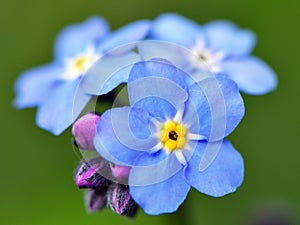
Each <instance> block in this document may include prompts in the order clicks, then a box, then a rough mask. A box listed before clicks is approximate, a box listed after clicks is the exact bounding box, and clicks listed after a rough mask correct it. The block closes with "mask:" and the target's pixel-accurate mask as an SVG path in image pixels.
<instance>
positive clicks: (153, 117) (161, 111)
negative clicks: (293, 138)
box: [94, 59, 244, 215]
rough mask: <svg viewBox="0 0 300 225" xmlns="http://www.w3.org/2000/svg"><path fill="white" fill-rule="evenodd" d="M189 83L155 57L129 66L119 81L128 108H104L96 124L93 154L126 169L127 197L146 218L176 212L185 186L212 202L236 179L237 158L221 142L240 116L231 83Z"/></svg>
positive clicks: (237, 96)
mask: <svg viewBox="0 0 300 225" xmlns="http://www.w3.org/2000/svg"><path fill="white" fill-rule="evenodd" d="M189 79H191V77H190V76H189V75H188V74H187V73H185V72H184V71H182V70H180V69H178V68H176V67H175V66H174V65H172V64H171V63H170V62H168V61H165V60H163V59H152V60H149V61H141V62H138V63H135V64H134V66H133V68H132V70H131V72H130V74H129V79H128V83H127V86H128V97H129V102H130V106H124V107H119V108H112V109H110V110H108V111H106V112H105V113H104V114H103V115H102V116H101V118H100V120H99V122H98V124H97V133H96V135H95V137H94V145H95V148H96V150H97V151H98V152H99V154H100V155H101V156H102V157H104V158H106V159H107V160H108V161H111V162H113V163H115V164H117V165H123V166H129V167H131V170H130V173H129V178H128V185H129V186H130V194H131V196H132V197H133V199H134V200H135V202H137V204H138V205H140V206H141V207H142V208H143V209H144V211H145V212H146V213H148V214H153V215H157V214H161V213H169V212H173V211H175V210H177V208H178V207H179V206H180V205H181V204H182V202H183V201H184V200H185V198H186V196H187V194H188V192H189V190H190V187H191V186H192V187H194V188H196V189H197V190H198V191H200V192H202V193H205V194H207V195H211V196H214V197H219V196H223V195H226V194H228V193H231V192H233V191H235V190H236V188H237V187H238V186H239V185H240V184H241V183H242V180H243V173H244V165H243V159H242V157H241V155H240V154H239V153H238V152H237V151H236V150H235V149H234V147H233V146H232V145H231V144H230V142H229V141H227V140H225V139H224V137H226V136H227V135H228V134H230V133H231V132H232V131H233V130H234V129H235V127H236V126H237V125H238V123H239V122H240V120H241V119H242V117H243V115H244V104H243V100H242V98H241V96H240V94H239V90H238V87H237V85H236V83H235V82H233V81H232V80H230V79H228V78H226V77H224V76H218V77H217V78H215V77H213V76H210V77H207V78H205V79H202V80H201V81H199V82H190V81H189ZM216 150H217V151H218V154H217V155H216V157H215V158H214V160H213V161H211V162H210V163H209V165H207V166H206V167H205V168H204V169H201V163H205V160H206V157H205V155H207V154H210V152H214V151H216Z"/></svg>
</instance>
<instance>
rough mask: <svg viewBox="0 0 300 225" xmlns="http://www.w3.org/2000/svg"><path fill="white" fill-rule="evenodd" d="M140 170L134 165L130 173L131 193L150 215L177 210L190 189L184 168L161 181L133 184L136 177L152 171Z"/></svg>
mask: <svg viewBox="0 0 300 225" xmlns="http://www.w3.org/2000/svg"><path fill="white" fill-rule="evenodd" d="M138 170H139V168H134V167H133V168H132V170H131V172H130V175H129V185H130V194H131V196H132V197H133V199H134V200H135V201H136V202H137V204H138V205H139V206H141V207H142V208H143V210H144V211H145V212H146V213H148V214H150V215H159V214H162V213H171V212H174V211H176V210H177V209H178V207H179V206H180V205H181V204H182V203H183V201H184V200H185V198H186V196H187V194H188V192H189V190H190V185H188V184H187V183H186V181H185V178H184V176H183V172H182V170H180V171H179V172H178V173H177V174H175V175H174V176H172V177H171V178H169V179H167V180H164V181H163V182H160V183H155V184H151V185H147V186H131V182H132V181H134V180H135V179H136V178H137V179H139V178H140V176H144V177H147V175H148V174H149V173H151V171H148V173H147V174H140V173H138ZM135 172H137V173H135ZM161 172H163V170H161ZM137 176H139V177H137Z"/></svg>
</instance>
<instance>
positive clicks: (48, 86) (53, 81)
mask: <svg viewBox="0 0 300 225" xmlns="http://www.w3.org/2000/svg"><path fill="white" fill-rule="evenodd" d="M149 28H150V22H149V21H143V20H142V21H137V22H134V23H132V24H129V25H127V26H125V27H123V28H121V29H119V30H117V31H115V32H112V33H109V27H108V25H107V23H106V21H104V20H103V19H102V18H100V17H91V18H89V19H87V20H86V21H84V22H82V23H80V24H74V25H71V26H68V27H67V28H65V29H64V30H63V31H62V32H61V33H60V34H59V35H58V37H57V39H56V43H55V49H54V50H55V51H54V56H55V59H54V61H53V62H51V63H49V64H47V65H44V66H41V67H37V68H34V69H31V70H28V71H26V72H24V73H23V74H22V76H21V77H20V78H19V79H18V80H17V82H16V85H15V91H16V93H17V96H16V99H15V102H14V104H15V106H16V107H17V108H26V107H35V106H37V107H38V111H37V118H36V122H37V124H38V126H40V127H41V128H43V129H45V130H48V131H50V132H52V133H53V134H55V135H58V134H60V133H61V132H62V131H64V130H65V129H66V128H67V127H68V126H70V125H71V124H72V123H73V122H74V120H75V119H76V117H77V116H78V115H79V114H80V112H81V111H82V110H83V108H84V107H85V105H86V104H87V102H88V101H89V100H90V98H91V96H92V95H90V94H87V93H86V92H85V91H84V90H83V89H82V88H81V87H80V85H79V84H80V82H81V80H82V78H83V76H84V75H85V74H86V73H87V71H88V70H89V69H90V67H91V66H92V65H94V64H95V62H96V61H97V60H98V59H99V58H100V57H103V55H104V54H107V52H109V51H110V50H111V49H113V48H115V47H117V46H120V45H124V44H126V43H131V42H134V41H138V40H141V39H143V38H144V37H145V36H146V35H147V34H148V30H149ZM126 50H127V51H122V52H121V53H120V54H117V55H116V54H115V55H114V56H113V57H111V58H113V59H112V61H111V62H108V63H106V65H105V66H106V69H109V67H111V68H115V67H116V61H121V62H122V63H123V64H127V63H130V62H132V61H133V60H137V59H139V58H140V57H139V56H137V54H133V53H132V52H130V50H131V49H130V48H128V49H126ZM104 75H105V74H103V76H104ZM126 80H127V78H126V76H125V75H123V76H118V77H116V78H115V79H113V80H111V82H107V83H106V86H105V91H103V93H104V92H109V91H111V90H112V89H114V88H115V87H116V86H118V85H119V84H120V83H122V82H126ZM103 93H98V94H103Z"/></svg>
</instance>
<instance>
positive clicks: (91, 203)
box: [84, 189, 106, 213]
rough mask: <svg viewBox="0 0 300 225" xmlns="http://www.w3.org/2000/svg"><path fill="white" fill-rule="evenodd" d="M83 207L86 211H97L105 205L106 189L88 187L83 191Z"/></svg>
mask: <svg viewBox="0 0 300 225" xmlns="http://www.w3.org/2000/svg"><path fill="white" fill-rule="evenodd" d="M84 200H85V207H86V209H87V211H88V212H90V213H92V212H96V211H99V210H101V209H103V208H105V206H106V191H103V190H99V189H88V190H87V192H86V193H85V197H84Z"/></svg>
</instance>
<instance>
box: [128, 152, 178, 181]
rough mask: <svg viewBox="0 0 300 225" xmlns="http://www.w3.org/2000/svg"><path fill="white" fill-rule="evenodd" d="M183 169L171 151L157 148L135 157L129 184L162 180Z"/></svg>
mask: <svg viewBox="0 0 300 225" xmlns="http://www.w3.org/2000/svg"><path fill="white" fill-rule="evenodd" d="M182 169H183V165H182V164H181V163H180V162H179V161H178V159H177V157H176V155H175V154H173V153H171V154H170V153H169V152H167V151H165V150H159V151H156V152H155V153H150V154H149V152H146V153H143V154H141V155H140V156H139V157H138V158H137V159H136V165H135V166H134V170H132V173H131V175H130V177H131V178H132V179H131V180H130V185H131V186H147V185H153V184H156V183H161V182H164V181H165V180H167V179H169V178H171V177H172V176H174V175H175V174H176V173H177V172H178V171H180V170H182Z"/></svg>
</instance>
